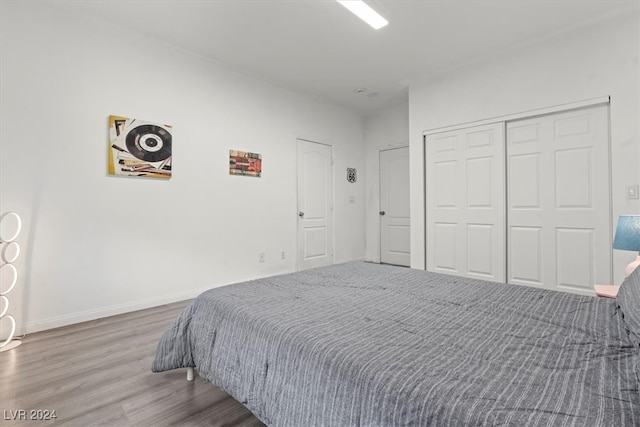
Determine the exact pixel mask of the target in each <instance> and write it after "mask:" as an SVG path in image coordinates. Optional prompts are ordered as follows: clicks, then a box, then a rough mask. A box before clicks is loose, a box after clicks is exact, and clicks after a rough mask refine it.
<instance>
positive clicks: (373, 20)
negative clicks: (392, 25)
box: [336, 0, 389, 30]
mask: <svg viewBox="0 0 640 427" xmlns="http://www.w3.org/2000/svg"><path fill="white" fill-rule="evenodd" d="M336 1H337V2H338V3H340V4H341V5H343V6H344V7H346V8H347V9H349V10H350V11H351V12H352V13H353V14H354V15H356V16H357V17H358V18H360V19H362V20H363V21H364V22H366V23H367V24H369V25H371V26H372V27H373V28H375V29H376V30H378V29H380V28H382V27H384V26H385V25H387V24H388V23H389V21H387V20H386V19H384V18H383V17H382V16H381V15H380V14H379V13H378V12H376V11H375V10H373V9H372V8H371V6H369V5H368V4H366V3H365V2H364V1H362V0H336Z"/></svg>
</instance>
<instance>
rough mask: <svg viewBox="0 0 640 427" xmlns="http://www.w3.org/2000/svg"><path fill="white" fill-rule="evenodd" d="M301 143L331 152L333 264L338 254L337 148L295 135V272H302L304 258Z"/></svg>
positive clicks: (319, 140)
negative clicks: (301, 209)
mask: <svg viewBox="0 0 640 427" xmlns="http://www.w3.org/2000/svg"><path fill="white" fill-rule="evenodd" d="M300 141H304V142H309V143H312V144H320V145H324V146H327V147H329V148H330V150H331V201H330V203H331V208H330V215H329V216H330V220H331V224H332V227H331V248H329V249H330V250H331V264H335V254H336V220H335V205H336V203H335V198H336V191H335V188H336V184H335V183H336V177H335V147H334V145H333V144H332V143H331V142H330V141H324V140H322V139H321V138H314V137H309V136H303V135H295V144H296V149H295V158H296V168H295V170H294V174H295V177H294V182H295V194H296V203H295V208H296V210H295V212H294V215H295V219H296V227H295V229H296V232H295V271H301V270H302V257H301V256H300V253H301V247H300V241H301V236H300V223H299V221H298V212H300V200H299V198H298V185H299V181H298V177H299V171H298V151H299V147H300V145H299V142H300Z"/></svg>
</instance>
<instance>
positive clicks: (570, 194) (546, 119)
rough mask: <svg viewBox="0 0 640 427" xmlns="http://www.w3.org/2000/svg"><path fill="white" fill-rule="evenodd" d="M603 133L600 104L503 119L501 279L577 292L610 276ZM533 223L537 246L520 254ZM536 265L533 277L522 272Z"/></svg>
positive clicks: (606, 155) (604, 114)
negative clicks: (504, 275) (505, 264)
mask: <svg viewBox="0 0 640 427" xmlns="http://www.w3.org/2000/svg"><path fill="white" fill-rule="evenodd" d="M608 133H609V125H608V113H607V106H604V105H601V106H595V107H589V108H584V109H580V110H573V111H567V112H562V113H556V114H552V115H546V116H540V117H534V118H529V119H523V120H518V121H514V122H509V123H507V186H508V189H507V195H508V198H509V200H508V202H507V206H508V213H507V217H508V231H507V238H508V244H507V245H508V259H509V272H508V281H509V282H511V283H520V284H526V285H534V286H539V287H542V288H545V289H556V290H564V291H570V292H577V293H584V294H592V293H593V290H592V289H593V284H594V283H598V282H599V283H609V282H610V280H611V249H610V248H611V235H610V234H611V231H610V224H611V219H610V204H609V201H610V183H609V137H608ZM533 228H535V229H538V230H540V233H539V234H540V238H541V243H540V249H539V250H536V251H533V250H531V251H528V253H527V254H526V255H527V256H525V254H524V253H521V252H523V251H524V252H527V251H526V250H525V249H523V243H522V242H521V241H520V239H521V238H522V237H523V236H522V235H523V230H525V229H533ZM527 263H530V264H531V267H527V266H526V264H527ZM537 266H541V278H540V281H539V282H538V281H537V280H531V279H532V277H527V274H523V272H524V271H529V272H533V271H536V270H537V269H538V267H537ZM529 275H531V274H529Z"/></svg>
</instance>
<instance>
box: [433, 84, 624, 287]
mask: <svg viewBox="0 0 640 427" xmlns="http://www.w3.org/2000/svg"><path fill="white" fill-rule="evenodd" d="M602 104H605V105H607V107H608V119H609V121H608V126H609V140H608V151H609V159H608V163H609V172H608V173H609V218H610V224H609V235H610V240H611V241H613V230H614V227H615V224H614V215H613V203H612V201H613V200H612V199H613V178H612V174H613V170H612V154H611V151H612V139H611V128H612V126H611V96H609V95H607V96H601V97H597V98H590V99H585V100H581V101H576V102H570V103H566V104H560V105H555V106H551V107H546V108H540V109H535V110H529V111H523V112H519V113H513V114H508V115H503V116H498V117H494V118H489V119H484V120H477V121H472V122H465V123H458V124H455V125H451V126H443V127H439V128H432V129H428V130H425V131H423V132H422V147H421V148H422V218H421V220H422V221H421V222H422V226H423V230H424V234H423V235H422V239H423V241H422V245H421V246H422V250H423V254H422V255H423V256H422V262H423V263H424V270H426V269H427V238H428V236H427V186H426V178H427V167H426V166H427V146H426V144H427V136H429V135H433V134H438V133H443V132H449V131H455V130H460V129H464V128H468V127H473V126H480V125H486V124H493V123H498V122H503V123H504V132H505V144H506V128H507V123H508V122H511V121H515V120H519V119H527V118H532V117H536V116H545V115H550V114H555V113H562V112H566V111H571V110H577V109H581V108H588V107H595V106H597V105H602ZM506 157H507V150H506V147H505V166H506V161H507V159H506ZM505 186H506V180H505ZM506 210H507V209H506V203H505V221H507V222H508V220H509V219H508V215H507V214H508V212H506ZM505 237H506V236H505ZM506 244H507V245H506V249H507V251H508V250H509V246H508V242H506ZM613 258H614V254H613V250H611V251H610V257H609V262H610V265H611V276H612V277H613V269H614V262H613ZM507 264H508V262H507ZM507 268H508V267H507ZM505 274H506V277H507V278H508V277H509V271H505ZM612 280H613V279H612ZM612 283H613V282H612Z"/></svg>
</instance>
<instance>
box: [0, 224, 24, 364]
mask: <svg viewBox="0 0 640 427" xmlns="http://www.w3.org/2000/svg"><path fill="white" fill-rule="evenodd" d="M21 230H22V220H21V219H20V215H18V214H17V213H15V212H6V213H4V214H3V215H2V216H0V245H2V250H0V258H1V259H2V266H0V277H1V278H2V280H3V283H2V285H1V286H2V287H4V285H5V283H4V278H5V277H6V276H7V274H11V279H10V280H9V281H10V285H9V286H8V287H6V289H4V290H3V289H2V287H0V301H2V309H0V311H1V313H0V322H2V320H4V319H7V320H8V321H9V323H10V324H11V327H10V332H9V335H8V336H7V339H5V340H4V341H2V342H0V352H1V351H7V350H11V349H13V348H16V347H18V346H19V345H20V344H21V342H20V341H17V340H14V339H13V337H14V336H15V333H16V319H15V318H14V317H13V316H11V315H9V316H5V315H6V314H7V312H8V311H9V298H8V297H7V295H8V294H9V293H10V292H11V291H12V290H13V288H15V287H16V283H17V282H18V270H17V269H16V267H15V266H14V265H13V263H14V262H15V261H16V260H17V259H18V256H19V255H20V245H19V244H18V242H16V241H15V240H16V239H17V238H18V236H19V235H20V231H21ZM7 272H10V273H7Z"/></svg>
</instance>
